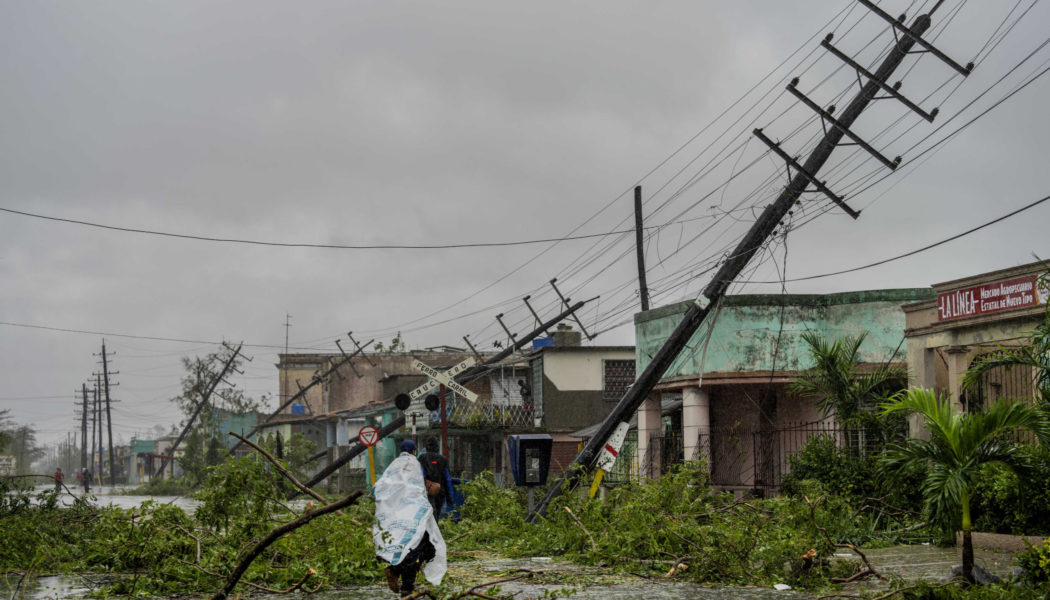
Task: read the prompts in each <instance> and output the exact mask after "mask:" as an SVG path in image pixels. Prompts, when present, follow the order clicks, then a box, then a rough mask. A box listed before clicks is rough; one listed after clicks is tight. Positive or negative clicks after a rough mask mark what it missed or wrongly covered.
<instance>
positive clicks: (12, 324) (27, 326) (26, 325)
mask: <svg viewBox="0 0 1050 600" xmlns="http://www.w3.org/2000/svg"><path fill="white" fill-rule="evenodd" d="M0 325H6V326H8V327H22V328H24V329H42V330H45V331H58V332H61V333H82V334H86V335H104V336H111V337H119V338H128V339H133V340H151V341H154V342H177V343H180V344H209V345H219V344H221V343H222V341H221V340H219V341H215V340H188V339H181V338H169V337H159V336H150V335H132V334H129V333H113V332H111V331H92V330H88V329H72V328H68V327H53V326H50V325H34V324H30V323H15V322H13V321H0ZM244 346H246V347H251V348H275V349H282V348H284V344H244ZM292 349H293V350H311V351H316V350H317V348H301V347H293V348H292Z"/></svg>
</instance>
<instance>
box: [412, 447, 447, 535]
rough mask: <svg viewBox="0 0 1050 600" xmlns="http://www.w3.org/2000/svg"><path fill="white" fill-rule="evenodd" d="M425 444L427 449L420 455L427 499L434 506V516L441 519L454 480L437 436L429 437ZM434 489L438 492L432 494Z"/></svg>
mask: <svg viewBox="0 0 1050 600" xmlns="http://www.w3.org/2000/svg"><path fill="white" fill-rule="evenodd" d="M423 446H424V447H425V448H426V450H427V451H426V452H424V453H423V454H420V455H419V464H420V465H422V467H423V479H425V480H426V486H427V499H428V500H430V505H431V506H433V507H434V518H435V519H439V518H441V508H442V507H443V506H445V504H446V503H447V502H448V501H449V499H450V498H451V496H450V494H451V489H450V488H451V485H452V481H451V476H450V475H449V472H448V459H446V458H445V457H444V456H442V455H441V451H440V447H439V446H438V441H437V438H434V437H428V438H427V439H426V441H425V442H424V444H423ZM435 484H436V485H435ZM433 490H438V492H437V493H436V494H431V493H430V492H431V491H433Z"/></svg>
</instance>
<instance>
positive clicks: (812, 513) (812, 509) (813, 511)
mask: <svg viewBox="0 0 1050 600" xmlns="http://www.w3.org/2000/svg"><path fill="white" fill-rule="evenodd" d="M822 499H823V496H821V497H820V498H817V500H816V502H811V501H810V499H809V498H804V500H805V501H806V504H807V505H809V518H810V520H811V521H812V522H813V527H816V529H817V531H819V532H820V533H822V534H823V535H824V539H825V540H827V541H828V543H829V544H831V545H832V547H834V548H846V549H848V550H852V551H853V552H856V553H857V556H859V557H860V559H861V560H862V561H864V566H865V567H866V568H865V569H864V570H863V571H860V572H858V573H854V574H853V575H851V576H849V577H846V578H842V577H834V578H832V579H831V582H832V583H852V582H854V581H858V580H860V579H864V578H865V577H877V578H879V579H880V580H882V581H885V580H886V577H885V576H884V575H883V574H882V573H879V572H878V571H876V570H875V567H873V566H872V564H871V561H869V560H868V557H867V555H865V554H864V552H863V551H861V549H860V548H858V547H856V546H854V545H853V544H840V543H838V542H836V541H835V540H833V539H831V534H829V533H828V530H827V528H826V527H821V526H820V525H819V524H817V503H818V502H820V501H821V500H822Z"/></svg>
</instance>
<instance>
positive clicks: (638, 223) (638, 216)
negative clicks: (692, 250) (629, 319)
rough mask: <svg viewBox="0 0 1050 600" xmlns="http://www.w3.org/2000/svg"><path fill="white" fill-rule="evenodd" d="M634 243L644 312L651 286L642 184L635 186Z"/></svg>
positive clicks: (646, 307)
mask: <svg viewBox="0 0 1050 600" xmlns="http://www.w3.org/2000/svg"><path fill="white" fill-rule="evenodd" d="M634 244H635V247H636V248H637V252H638V297H639V298H640V299H641V301H642V312H645V311H647V310H649V287H648V286H647V285H645V246H644V245H643V242H642V186H640V185H636V186H634Z"/></svg>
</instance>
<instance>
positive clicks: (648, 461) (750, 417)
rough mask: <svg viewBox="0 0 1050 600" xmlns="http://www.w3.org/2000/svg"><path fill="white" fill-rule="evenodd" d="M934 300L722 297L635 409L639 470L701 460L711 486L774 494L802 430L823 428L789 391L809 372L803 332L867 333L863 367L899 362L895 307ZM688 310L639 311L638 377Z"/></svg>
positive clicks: (810, 404)
mask: <svg viewBox="0 0 1050 600" xmlns="http://www.w3.org/2000/svg"><path fill="white" fill-rule="evenodd" d="M932 298H933V292H932V291H931V290H929V289H897V290H874V291H864V292H849V293H841V294H824V295H800V294H787V295H739V296H727V297H726V298H725V299H724V300H723V303H722V305H721V307H719V308H718V309H717V310H716V311H713V312H712V314H711V315H710V316H709V317H708V319H707V320H706V321H705V324H704V325H702V326H701V328H700V330H698V331H697V332H696V334H695V335H694V336H693V337H692V339H691V340H690V342H689V344H688V345H687V346H686V348H685V349H684V350H683V351H682V353H681V354H680V355H679V356H678V358H677V359H676V360H675V361H674V362H673V363H672V364H671V366H670V367H669V368H668V370H667V372H666V373H665V375H664V377H663V378H662V379H661V380H660V382H659V383H658V385H657V386H656V387H655V389H654V390H653V392H652V395H651V397H650V398H649V399H648V400H647V401H645V402H644V403H643V405H642V406H641V407H640V408H639V411H638V420H637V422H638V433H637V445H638V450H637V457H638V458H637V460H638V461H639V466H638V470H639V472H641V473H642V474H643V475H644V474H649V475H655V474H658V473H659V472H660V470H661V468H662V466H663V465H666V464H668V463H670V462H675V461H677V460H681V459H683V458H684V459H692V458H700V457H702V458H705V459H707V461H708V465H709V468H710V470H711V476H712V481H713V482H714V483H715V484H716V485H719V486H721V487H723V488H727V489H750V488H757V489H760V490H771V489H775V488H776V487H777V486H778V485H779V482H780V477H781V476H782V475H783V474H784V473H785V472H786V470H787V466H788V463H787V457H788V456H789V455H790V454H791V453H792V452H793V450H794V449H795V448H796V447H797V446H800V445H801V444H802V443H804V441H805V439H806V437H807V435H806V431H808V430H810V429H812V428H814V427H816V428H820V427H822V425H821V423H820V421H821V414H820V413H819V411H818V410H817V408H816V405H815V400H814V399H800V398H795V397H792V396H791V395H789V394H788V392H787V386H788V385H789V384H790V383H791V382H792V381H793V380H794V378H795V377H796V376H797V374H798V373H799V372H801V371H803V370H805V369H807V368H808V367H809V366H810V365H809V364H807V356H808V351H807V347H806V344H805V342H804V341H803V339H802V334H803V333H805V332H807V331H811V332H816V333H819V334H821V335H823V336H824V337H825V338H827V339H830V340H833V339H837V338H841V337H844V336H847V335H852V336H856V335H860V334H862V333H865V332H867V339H866V340H865V343H864V345H863V346H862V347H861V355H860V358H861V361H862V362H863V363H870V364H872V365H877V364H882V363H885V362H887V361H895V362H900V363H901V364H903V362H904V360H903V359H904V353H903V352H898V350H899V349H900V347H901V344H902V342H903V335H904V313H903V312H902V311H901V309H900V306H901V304H904V303H914V302H917V301H926V300H930V299H932ZM689 305H690V302H681V303H678V304H672V305H669V306H664V307H661V308H657V309H653V310H650V311H647V312H644V313H639V314H637V315H635V332H636V342H637V354H636V355H637V362H638V370H639V372H640V371H641V370H643V369H644V368H645V366H646V365H648V363H649V362H650V357H651V356H652V355H653V354H654V353H655V352H656V351H657V349H659V347H660V346H661V345H663V343H664V341H665V340H666V339H667V337H668V336H669V334H670V332H671V331H672V330H673V329H674V327H675V326H677V325H678V323H679V322H680V321H681V318H682V315H683V314H684V313H685V311H686V310H687V309H688V307H689ZM709 334H710V335H709ZM668 400H671V401H673V400H680V401H681V410H680V412H673V413H672V414H670V415H665V414H663V411H662V410H661V401H664V405H665V406H666V401H668Z"/></svg>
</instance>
